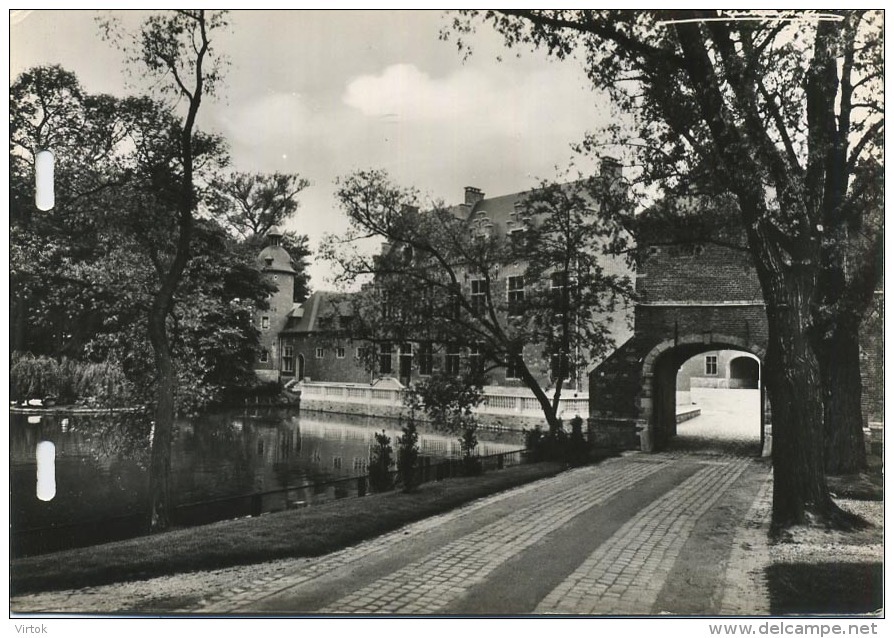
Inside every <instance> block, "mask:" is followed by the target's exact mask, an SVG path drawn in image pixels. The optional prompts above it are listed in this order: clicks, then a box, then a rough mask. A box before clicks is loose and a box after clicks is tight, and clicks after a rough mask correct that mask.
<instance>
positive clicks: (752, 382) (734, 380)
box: [729, 357, 761, 390]
mask: <svg viewBox="0 0 894 638" xmlns="http://www.w3.org/2000/svg"><path fill="white" fill-rule="evenodd" d="M760 378H761V373H760V362H759V361H758V360H757V359H753V358H751V357H736V358H734V359H731V360H730V362H729V387H730V388H741V389H748V390H756V389H758V388H759V387H760Z"/></svg>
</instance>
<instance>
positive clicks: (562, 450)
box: [525, 423, 586, 463]
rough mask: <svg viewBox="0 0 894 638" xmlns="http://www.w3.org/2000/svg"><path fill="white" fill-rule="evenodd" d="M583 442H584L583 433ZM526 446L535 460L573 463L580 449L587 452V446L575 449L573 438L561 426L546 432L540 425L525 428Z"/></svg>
mask: <svg viewBox="0 0 894 638" xmlns="http://www.w3.org/2000/svg"><path fill="white" fill-rule="evenodd" d="M572 427H574V425H573V423H572ZM581 442H583V434H582V433H581ZM525 447H526V448H527V449H528V450H529V451H530V452H531V455H532V457H533V459H534V460H535V461H561V462H563V463H571V462H575V461H574V459H576V458H577V456H575V455H576V454H577V455H579V454H580V450H582V451H583V453H584V454H585V453H586V448H585V447H578V450H579V451H578V452H575V451H574V445H573V443H572V438H571V437H569V436H568V434H567V433H566V432H565V430H564V429H562V428H561V427H560V428H556V429H551V430H549V431H547V432H544V431H543V430H542V429H540V426H539V425H538V426H535V427H534V429H533V430H525Z"/></svg>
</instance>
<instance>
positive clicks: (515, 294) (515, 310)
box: [506, 277, 525, 317]
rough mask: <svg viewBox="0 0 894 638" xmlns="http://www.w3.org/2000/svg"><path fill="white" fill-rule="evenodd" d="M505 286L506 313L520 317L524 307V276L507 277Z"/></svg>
mask: <svg viewBox="0 0 894 638" xmlns="http://www.w3.org/2000/svg"><path fill="white" fill-rule="evenodd" d="M507 288H508V292H507V293H506V294H507V297H508V300H509V312H508V314H509V316H510V317H520V316H521V315H522V313H523V312H524V309H525V278H524V277H509V280H508V284H507Z"/></svg>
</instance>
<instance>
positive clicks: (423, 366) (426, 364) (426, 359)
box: [419, 342, 432, 375]
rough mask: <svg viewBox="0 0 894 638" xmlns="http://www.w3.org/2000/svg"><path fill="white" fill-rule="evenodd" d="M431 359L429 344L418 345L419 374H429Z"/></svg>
mask: <svg viewBox="0 0 894 638" xmlns="http://www.w3.org/2000/svg"><path fill="white" fill-rule="evenodd" d="M431 368H432V357H431V343H429V342H423V343H420V344H419V374H425V375H428V374H431Z"/></svg>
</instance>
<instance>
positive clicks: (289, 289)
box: [255, 228, 295, 381]
mask: <svg viewBox="0 0 894 638" xmlns="http://www.w3.org/2000/svg"><path fill="white" fill-rule="evenodd" d="M282 236H283V235H282V233H281V232H280V231H279V229H277V228H271V229H270V230H269V231H268V232H267V245H266V246H265V247H264V249H263V250H261V252H260V253H258V259H257V264H258V268H259V269H260V270H261V272H262V273H264V275H265V278H266V279H267V281H268V282H269V283H271V284H273V285H274V286H275V287H276V290H275V291H274V292H273V293H272V294H271V295H270V297H268V299H267V302H268V304H269V308H267V309H266V310H258V311H257V312H256V313H255V326H256V327H257V328H258V331H259V332H260V347H261V352H260V353H259V357H258V360H257V362H256V364H255V372H256V373H257V375H258V377H259V378H261V379H263V380H265V381H277V380H279V378H280V373H281V370H282V365H281V362H282V353H281V352H280V350H281V347H280V334H281V333H282V331H283V330H284V329H285V327H286V323H288V320H289V315H290V314H291V312H292V306H293V303H292V301H293V295H294V289H295V268H294V266H293V265H292V258H291V257H290V256H289V253H288V252H287V251H286V249H285V248H283V247H282Z"/></svg>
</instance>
